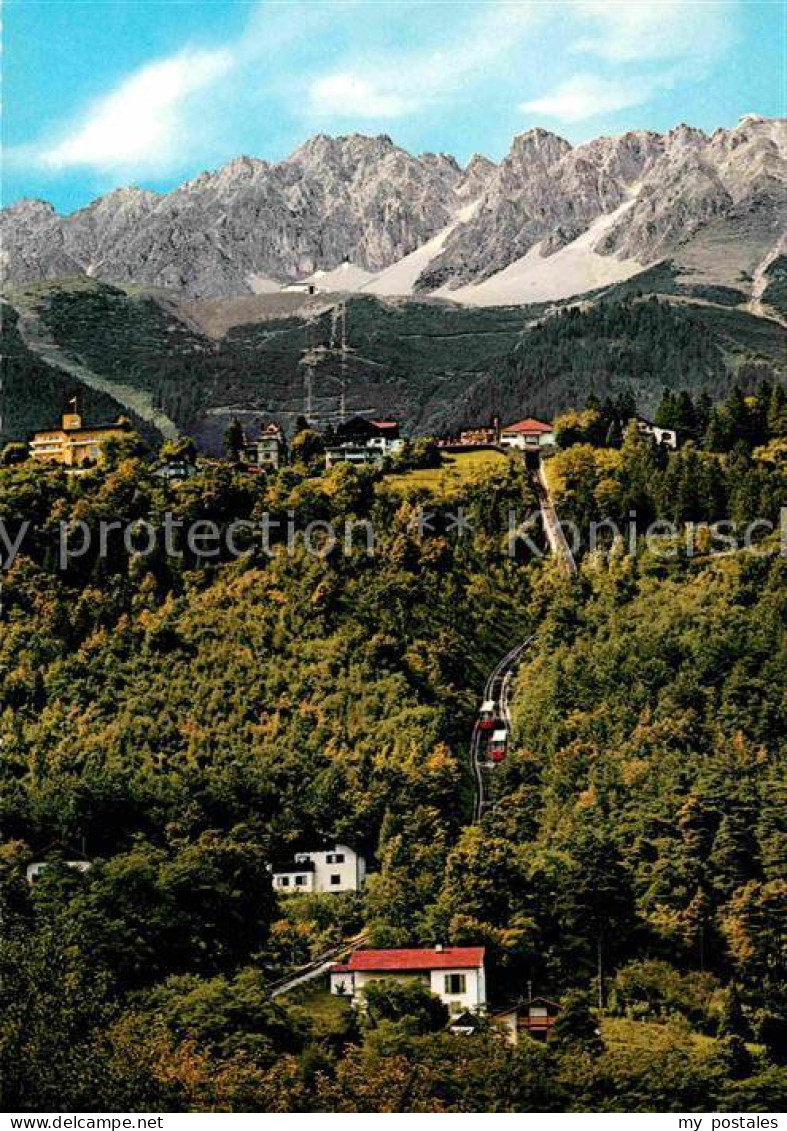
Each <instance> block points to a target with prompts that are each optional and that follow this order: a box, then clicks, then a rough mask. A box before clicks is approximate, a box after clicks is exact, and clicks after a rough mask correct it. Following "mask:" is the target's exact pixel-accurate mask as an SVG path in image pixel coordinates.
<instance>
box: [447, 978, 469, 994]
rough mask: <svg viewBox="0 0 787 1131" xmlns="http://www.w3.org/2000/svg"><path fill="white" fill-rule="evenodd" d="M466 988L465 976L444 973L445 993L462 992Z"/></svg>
mask: <svg viewBox="0 0 787 1131" xmlns="http://www.w3.org/2000/svg"><path fill="white" fill-rule="evenodd" d="M466 988H467V978H466V977H465V975H464V974H446V976H445V992H446V993H447V994H463V993H464V992H465V990H466Z"/></svg>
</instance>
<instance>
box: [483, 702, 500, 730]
mask: <svg viewBox="0 0 787 1131" xmlns="http://www.w3.org/2000/svg"><path fill="white" fill-rule="evenodd" d="M496 721H497V720H496V718H495V701H494V699H485V700H484V702H483V703H482V704H481V710H480V711H479V712H478V726H479V727H480V729H481V730H494V729H495V722H496Z"/></svg>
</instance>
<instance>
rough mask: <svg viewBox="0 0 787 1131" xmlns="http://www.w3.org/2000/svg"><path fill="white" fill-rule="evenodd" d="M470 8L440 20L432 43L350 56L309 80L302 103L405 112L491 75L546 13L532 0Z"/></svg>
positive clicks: (345, 114) (358, 112) (369, 114)
mask: <svg viewBox="0 0 787 1131" xmlns="http://www.w3.org/2000/svg"><path fill="white" fill-rule="evenodd" d="M468 10H469V12H470V16H469V17H467V18H465V19H463V20H461V21H460V20H457V19H453V20H452V21H450V23H443V24H442V25H441V27H440V28H439V29H438V31H437V32H436V33H433V34H434V42H433V44H432V45H431V46H430V45H429V44H426V45H425V46H423V47H420V48H418V49H417V50H416V49H413V48H393V49H391V50H388V51H385V52H382V53H378V54H377V55H376V56H374V57H369V56H367V57H365V58H364V59H363V63H362V64H359V65H356V64H355V62H354V60H353V59H352V58H350V59H349V60H348V62H347V63H346V64H343V65H342V69H341V71H336V72H331V73H328V74H325V75H323V76H322V77H320V78H318V79H316V80H315V81H314V82H312V84H311V86H310V88H309V99H308V105H307V109H308V110H309V111H310V112H311V113H312V114H313V115H316V116H328V115H334V116H336V117H340V118H350V117H355V118H359V117H363V118H398V117H403V116H404V115H405V114H409V113H412V112H413V111H414V110H418V109H421V108H423V107H425V106H427V105H429V104H434V103H435V102H437V101H438V100H440V99H442V98H445V97H446V96H448V95H450V94H453V93H454V92H456V91H458V90H462V89H463V87H466V86H468V85H470V84H472V83H475V82H478V81H484V80H485V79H488V80H489V81H492V82H493V81H494V78H495V74H496V72H497V71H498V70H499V68H500V67H501V65H503V66H505V65H506V64H507V63H508V62H509V61H510V58H512V57H513V58H515V57H516V53H517V51H518V50H520V49H521V47H522V45H523V43H524V42H525V41H526V39H527V37H528V35H529V34H530V33H531V32H532V31H533V29H534V28H535V27H536V26H537V25H538V24H539V22H541V21H546V20H548V6H547V5H546V4H541V5H539V4H538V3H536V2H533V0H513V2H506V0H494V2H493V3H482V4H479V5H476V6H475V8H474V7H472V6H468ZM358 54H360V53H359V52H358V51H357V50H356V51H355V55H356V56H357V55H358Z"/></svg>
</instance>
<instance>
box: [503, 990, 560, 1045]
mask: <svg viewBox="0 0 787 1131" xmlns="http://www.w3.org/2000/svg"><path fill="white" fill-rule="evenodd" d="M559 1013H560V1005H559V1003H558V1002H556V1001H550V1000H549V998H545V997H533V998H530V1000H529V1001H522V1002H519V1003H518V1004H517V1005H513V1006H511V1007H510V1009H505V1010H503V1011H502V1012H500V1013H496V1014H495V1015H494V1017H493V1018H492V1022H493V1024H494V1025H496V1026H497V1027H498V1028H499V1029H501V1030H502V1031H503V1034H504V1035H505V1038H506V1040H507V1041H509V1042H510V1044H512V1045H517V1044H519V1038H520V1036H521V1034H523V1033H526V1034H527V1036H529V1037H532V1038H533V1039H534V1040H536V1041H546V1040H547V1038H548V1037H549V1033H550V1030H551V1029H552V1026H553V1025H554V1024H555V1022H556V1021H557V1017H558V1014H559Z"/></svg>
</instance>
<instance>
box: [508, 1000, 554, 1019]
mask: <svg viewBox="0 0 787 1131" xmlns="http://www.w3.org/2000/svg"><path fill="white" fill-rule="evenodd" d="M531 1005H545V1006H546V1007H547V1008H548V1009H551V1010H552V1011H553V1012H555V1013H559V1012H560V1002H559V1001H551V1000H550V998H548V997H531V998H526V999H525V1000H524V1001H518V1002H515V1003H514V1004H513V1005H509V1006H508V1007H507V1009H501V1010H499V1011H498V1012H497V1013H495V1014H494V1016H495V1017H508V1016H510V1014H512V1013H520V1012H521V1011H522V1010H524V1009H529V1008H530V1006H531Z"/></svg>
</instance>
